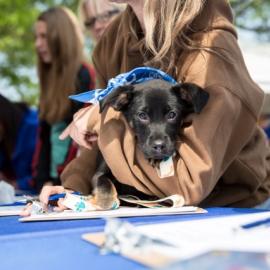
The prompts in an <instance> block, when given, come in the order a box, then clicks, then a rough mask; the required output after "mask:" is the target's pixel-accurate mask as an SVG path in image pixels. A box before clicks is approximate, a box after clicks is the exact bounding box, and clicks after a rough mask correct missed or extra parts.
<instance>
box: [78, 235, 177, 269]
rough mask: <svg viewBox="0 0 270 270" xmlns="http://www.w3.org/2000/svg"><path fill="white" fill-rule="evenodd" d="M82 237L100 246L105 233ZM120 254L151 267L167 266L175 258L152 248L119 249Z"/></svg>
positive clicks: (103, 240)
mask: <svg viewBox="0 0 270 270" xmlns="http://www.w3.org/2000/svg"><path fill="white" fill-rule="evenodd" d="M82 239H83V240H85V241H87V242H89V243H91V244H94V245H96V246H98V247H102V245H103V244H104V242H105V233H104V232H99V233H87V234H83V235H82ZM120 255H121V256H123V257H126V258H128V259H131V260H133V261H136V262H138V263H141V264H143V265H145V266H147V267H151V268H159V267H163V266H167V265H169V264H171V263H172V262H174V261H175V258H172V257H170V256H168V255H167V254H164V253H162V252H161V251H158V250H154V249H152V250H147V251H146V250H137V251H135V250H134V249H133V250H132V251H121V252H120Z"/></svg>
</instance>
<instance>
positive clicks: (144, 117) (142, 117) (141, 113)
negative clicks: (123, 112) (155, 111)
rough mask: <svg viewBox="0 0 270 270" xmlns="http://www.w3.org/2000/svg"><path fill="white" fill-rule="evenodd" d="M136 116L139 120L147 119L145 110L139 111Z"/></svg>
mask: <svg viewBox="0 0 270 270" xmlns="http://www.w3.org/2000/svg"><path fill="white" fill-rule="evenodd" d="M138 117H139V119H140V120H143V121H147V120H148V115H147V114H146V113H145V112H139V113H138Z"/></svg>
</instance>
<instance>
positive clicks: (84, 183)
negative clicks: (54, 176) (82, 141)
mask: <svg viewBox="0 0 270 270" xmlns="http://www.w3.org/2000/svg"><path fill="white" fill-rule="evenodd" d="M79 151H80V153H79V155H78V156H77V157H76V158H75V159H73V160H72V161H71V162H70V163H69V164H68V165H67V166H66V168H65V169H64V171H63V173H62V174H61V182H62V185H63V186H64V187H65V188H67V189H71V190H74V191H79V192H81V193H82V194H85V195H88V194H90V193H91V192H92V187H91V184H90V183H91V177H92V176H93V175H94V173H95V169H96V156H97V145H96V144H94V145H93V146H92V149H86V148H83V147H81V148H80V150H79Z"/></svg>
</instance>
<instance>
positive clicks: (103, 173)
mask: <svg viewBox="0 0 270 270" xmlns="http://www.w3.org/2000/svg"><path fill="white" fill-rule="evenodd" d="M208 98H209V95H208V93H207V92H205V91H204V90H203V89H202V88H200V87H199V86H197V85H195V84H191V83H182V84H181V83H180V84H176V85H172V84H170V83H168V82H166V81H163V80H157V79H156V80H150V81H147V82H144V83H141V84H137V85H127V86H120V87H118V88H117V89H115V90H114V91H113V92H112V93H111V94H109V95H108V96H107V97H105V98H104V99H103V100H102V101H101V102H100V112H103V111H104V109H105V108H106V107H107V106H111V107H113V108H114V109H115V110H116V111H121V112H122V113H123V114H124V116H125V118H126V119H127V121H128V123H129V125H130V127H131V128H132V129H133V131H134V134H135V137H136V139H137V144H138V146H139V148H140V150H141V151H142V152H143V153H144V156H145V158H146V159H148V160H149V162H150V163H151V164H152V165H153V166H158V164H159V163H160V161H162V160H163V159H165V158H167V157H170V156H172V155H173V154H174V152H175V146H176V141H177V137H178V136H179V131H180V129H181V127H182V124H183V120H184V119H185V117H186V116H187V115H188V114H190V113H194V112H195V113H200V111H201V110H202V109H203V107H204V106H205V105H206V103H207V101H208ZM97 164H99V165H98V167H97V171H96V174H95V175H94V177H93V178H92V186H93V187H94V196H95V201H96V204H97V205H99V206H100V207H101V208H102V209H106V208H110V207H111V205H112V201H113V200H115V197H116V196H117V193H118V194H119V193H120V194H121V193H125V192H128V193H129V194H130V193H133V194H134V192H132V191H134V188H132V187H129V186H126V187H125V188H124V189H123V188H121V185H122V184H120V183H119V182H117V180H115V179H114V177H113V176H112V174H111V173H110V169H109V168H108V166H107V165H106V163H105V161H104V160H103V158H102V155H101V154H100V155H99V160H98V162H97ZM113 183H114V184H113ZM115 186H116V189H115ZM122 186H123V185H122ZM116 190H117V191H116ZM138 193H140V192H139V191H137V194H136V195H138ZM140 195H143V194H139V196H140ZM140 197H141V196H140Z"/></svg>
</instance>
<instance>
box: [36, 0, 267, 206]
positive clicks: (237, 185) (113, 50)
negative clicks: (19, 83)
mask: <svg viewBox="0 0 270 270" xmlns="http://www.w3.org/2000/svg"><path fill="white" fill-rule="evenodd" d="M112 2H117V3H126V4H128V7H127V9H126V10H125V11H124V12H123V13H122V14H121V15H120V16H118V17H117V18H116V19H115V20H114V21H113V22H112V24H111V25H110V26H109V27H108V29H107V31H106V32H105V33H104V35H103V36H102V37H101V39H100V41H99V43H98V44H97V46H96V48H95V51H94V54H93V63H94V65H95V69H96V72H97V77H98V81H99V86H100V88H106V86H107V83H108V81H109V80H110V79H111V78H114V77H115V76H116V75H118V74H120V73H125V72H128V71H130V70H132V69H134V68H136V67H141V66H150V67H154V68H157V69H160V70H162V71H164V72H166V73H167V74H169V75H170V76H171V77H173V78H174V79H175V80H176V81H177V82H179V83H186V82H187V83H195V84H197V85H199V86H200V87H201V88H202V89H204V90H205V91H206V92H207V93H208V94H209V100H208V102H207V104H206V106H205V108H203V110H202V112H201V113H200V114H191V115H189V116H188V117H187V118H186V119H185V121H184V123H183V125H182V127H183V131H182V132H181V134H180V138H179V143H178V144H177V147H176V155H175V156H173V166H174V170H175V173H174V175H172V176H169V177H167V178H162V179H161V178H160V177H159V176H158V174H157V172H156V170H155V168H153V166H152V165H151V164H149V163H148V162H147V160H145V158H144V157H143V156H142V154H141V151H140V150H138V149H137V148H136V147H135V145H134V137H133V134H132V130H131V129H130V128H128V127H127V125H126V123H125V122H124V119H123V117H122V116H121V113H119V112H116V111H114V110H110V111H109V110H107V111H106V110H105V111H104V112H103V113H102V114H101V115H100V114H99V106H98V105H93V106H91V107H90V108H89V111H88V114H87V113H83V112H81V113H80V114H77V115H76V116H75V119H74V121H75V124H76V123H77V128H79V131H82V133H81V134H84V135H85V134H86V132H88V135H87V136H84V137H83V136H81V138H84V139H87V140H88V142H87V141H86V142H85V143H84V144H83V145H84V146H89V148H90V149H84V150H82V152H81V155H80V156H79V157H77V158H76V159H74V160H73V161H72V162H71V163H70V164H69V166H67V167H66V169H65V170H64V172H63V173H62V175H61V179H62V186H56V187H45V188H44V189H43V190H42V192H41V194H40V199H41V201H42V202H43V203H45V204H46V203H47V202H48V196H49V195H51V194H54V193H60V192H64V191H69V190H76V191H80V192H82V193H84V194H89V193H91V192H92V186H91V185H90V184H89V183H90V182H89V179H90V178H91V177H92V176H93V175H94V172H95V168H96V164H95V160H96V159H95V157H96V154H97V148H99V149H100V151H101V152H102V155H103V157H104V159H105V161H106V163H107V165H108V166H109V168H110V169H111V171H112V173H113V175H115V176H116V178H117V181H118V182H120V183H121V184H125V185H128V186H132V187H135V188H136V189H137V190H138V191H140V192H142V193H144V194H147V195H149V196H156V197H159V198H162V197H165V196H168V195H172V194H175V193H177V194H180V195H182V196H183V197H184V199H185V203H186V205H200V206H202V207H209V206H230V207H264V208H270V207H269V197H270V150H269V146H268V142H267V139H266V137H265V134H264V132H263V131H262V129H261V128H260V127H259V126H258V124H257V120H258V117H259V114H260V110H261V107H262V103H263V98H264V94H263V91H262V90H261V89H260V88H259V87H258V86H257V85H256V84H255V83H254V82H253V81H252V79H251V78H250V76H249V74H248V71H247V69H246V66H245V63H244V60H243V57H242V54H241V51H240V49H239V47H238V44H237V34H236V30H235V28H234V26H233V15H232V11H231V8H230V5H229V2H228V1H226V0H215V1H212V0H198V1H193V0H170V1H166V0H156V1H152V0H114V1H112ZM116 35H117V39H115V36H116ZM87 115H90V117H87V118H86V119H84V118H83V117H85V116H87ZM91 136H92V141H91V142H89V138H90V139H91ZM79 137H80V136H79ZM127 138H129V139H128V140H127ZM94 139H97V143H95V142H93V140H94ZM60 208H61V205H60Z"/></svg>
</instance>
